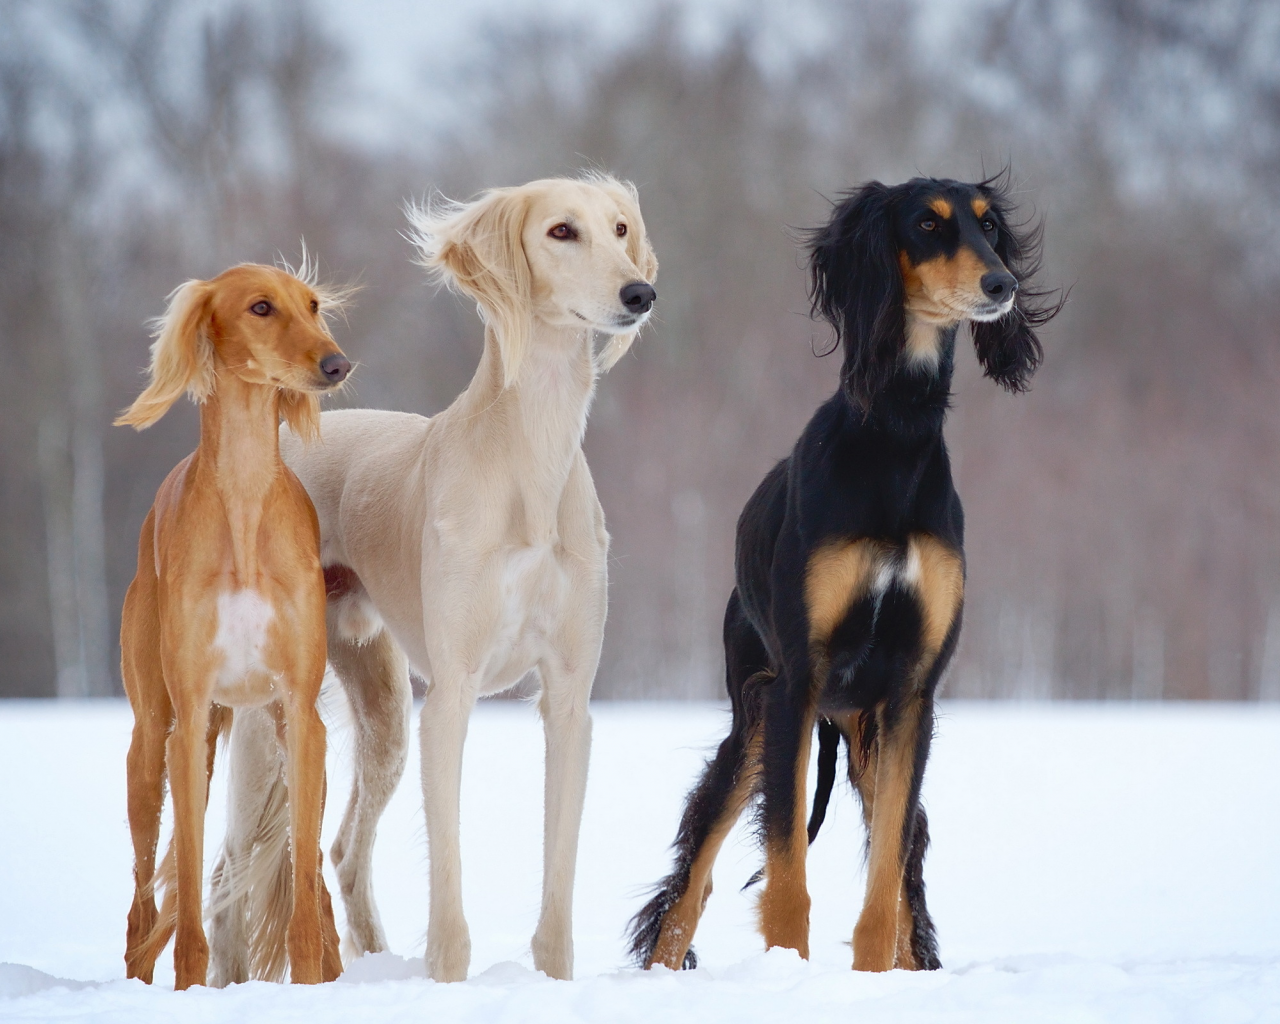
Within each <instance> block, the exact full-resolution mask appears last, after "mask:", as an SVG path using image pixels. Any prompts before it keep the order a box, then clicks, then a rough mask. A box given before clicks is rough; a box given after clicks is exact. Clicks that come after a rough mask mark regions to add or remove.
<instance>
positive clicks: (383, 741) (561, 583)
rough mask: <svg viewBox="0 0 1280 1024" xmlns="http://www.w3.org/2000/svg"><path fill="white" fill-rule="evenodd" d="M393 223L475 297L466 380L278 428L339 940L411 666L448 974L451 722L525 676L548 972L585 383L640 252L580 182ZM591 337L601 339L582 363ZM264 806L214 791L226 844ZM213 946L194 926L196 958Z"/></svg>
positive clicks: (585, 653)
mask: <svg viewBox="0 0 1280 1024" xmlns="http://www.w3.org/2000/svg"><path fill="white" fill-rule="evenodd" d="M410 219H411V221H412V223H413V228H414V233H413V241H414V242H415V243H416V244H417V246H418V248H419V250H420V253H421V262H422V263H423V265H424V266H426V267H427V268H428V269H429V270H431V271H432V272H433V273H434V274H436V275H438V277H439V278H440V279H442V280H443V281H445V282H447V283H448V284H449V285H450V286H451V287H453V288H455V289H457V290H458V291H460V292H462V293H463V294H465V295H467V296H469V297H471V298H473V299H475V301H476V302H477V303H478V304H479V309H480V313H481V316H482V317H483V319H484V323H485V343H484V354H483V355H482V356H481V359H480V366H479V369H478V370H477V371H476V375H475V377H474V378H473V379H472V381H471V384H470V386H468V388H467V389H466V391H464V392H463V393H462V394H461V395H460V396H459V397H458V399H457V400H456V401H455V402H454V403H453V404H452V405H451V406H450V407H449V408H448V409H446V410H445V411H444V412H442V413H440V414H439V415H437V416H434V417H432V418H431V419H427V418H425V417H422V416H414V415H411V414H408V413H396V412H378V411H373V410H348V411H342V412H331V413H325V414H324V415H323V416H322V417H321V441H320V443H319V444H314V445H311V446H309V447H306V448H304V447H303V445H302V443H301V442H300V441H299V439H298V438H296V437H295V436H294V435H292V434H290V433H288V432H285V433H284V434H283V436H282V437H281V449H282V451H283V453H284V457H285V461H286V462H287V463H288V465H289V466H290V467H291V468H292V469H293V470H294V472H295V473H297V474H298V476H299V478H300V479H301V480H302V482H303V484H304V485H305V486H306V489H307V492H308V493H309V494H310V495H311V498H312V501H313V502H314V503H315V506H316V511H317V513H318V514H319V517H320V535H321V560H322V562H323V564H324V566H325V579H326V584H327V588H328V594H329V613H328V636H329V661H330V664H331V665H332V666H333V668H334V670H335V672H336V673H337V675H338V676H339V678H340V679H341V680H342V683H343V686H344V688H345V690H346V693H347V695H348V697H349V700H350V703H351V707H352V711H353V716H352V717H353V719H354V726H355V732H356V744H355V746H356V750H355V760H356V765H355V783H354V787H353V789H352V793H351V799H350V802H349V804H348V806H347V810H346V815H345V817H344V818H343V821H342V825H341V828H340V831H339V834H338V838H337V840H336V842H335V843H334V846H333V850H332V854H333V859H334V863H335V865H336V867H337V872H338V879H339V883H340V885H341V890H342V896H343V900H344V901H345V904H346V910H347V921H348V927H349V940H350V942H351V943H352V945H353V946H354V947H355V952H357V953H363V952H374V951H379V950H382V949H385V948H386V939H385V936H384V934H383V931H382V926H381V923H380V921H379V919H378V912H377V909H376V906H375V903H374V899H373V892H372V887H371V879H370V859H371V852H372V846H373V840H374V834H375V830H376V827H377V822H378V818H379V816H380V815H381V814H382V811H383V809H384V808H385V806H386V804H387V801H388V800H389V798H390V796H391V793H392V791H393V790H394V788H395V786H396V783H397V782H398V781H399V778H400V775H401V773H402V772H403V770H404V764H405V751H406V745H407V740H408V717H409V714H408V713H409V706H410V690H409V666H410V665H412V666H413V668H414V669H415V670H416V671H417V672H418V673H420V674H421V675H422V677H423V678H424V679H426V680H427V681H428V689H427V696H426V701H425V703H424V705H423V708H422V727H421V741H422V793H423V801H424V804H425V809H426V819H427V840H428V844H429V847H430V857H431V868H430V871H431V906H430V919H429V923H428V928H427V952H426V962H427V970H428V972H429V973H430V975H431V977H433V978H435V979H436V980H438V981H457V980H461V979H464V978H465V977H466V976H467V968H468V965H469V963H470V959H471V939H470V936H469V933H468V930H467V923H466V920H465V918H464V916H463V911H462V886H461V870H462V866H461V857H460V851H459V835H458V817H459V814H458V804H459V789H460V784H461V779H460V776H461V766H462V747H463V741H464V739H465V737H466V732H467V720H468V717H469V715H470V713H471V708H472V706H473V705H474V704H475V701H476V699H477V698H478V697H481V696H483V695H485V694H492V693H497V692H499V691H501V690H504V689H507V688H508V687H511V686H513V685H515V683H517V682H518V681H519V680H520V679H521V678H522V677H524V676H525V675H526V674H527V673H529V672H536V673H537V675H538V677H539V679H540V681H541V686H542V691H541V698H540V702H539V707H540V710H541V713H542V718H543V723H544V728H545V731H546V796H545V801H546V806H545V845H544V866H543V891H542V912H541V915H540V918H539V921H538V926H537V930H536V931H535V933H534V936H533V943H532V946H533V959H534V965H535V966H536V967H537V969H538V970H541V971H544V972H546V973H547V974H548V975H550V976H551V977H554V978H570V977H572V974H573V934H572V918H573V877H574V866H575V861H576V857H577V846H578V827H579V824H580V821H581V818H582V804H583V796H584V793H585V790H586V779H587V760H588V755H589V752H590V746H591V718H590V715H589V714H588V710H587V701H588V698H589V697H590V694H591V685H592V682H593V680H594V678H595V673H596V665H597V663H598V661H599V658H600V644H601V640H602V638H603V634H604V621H605V610H606V575H607V572H606V556H607V553H608V546H609V537H608V534H607V533H606V532H605V527H604V514H603V511H602V510H601V508H600V502H599V500H598V499H597V497H596V491H595V486H594V484H593V483H592V480H591V473H590V471H589V470H588V469H587V463H586V459H585V458H584V457H583V453H582V436H583V431H584V430H585V428H586V422H587V412H588V410H589V408H590V406H591V399H592V395H593V393H594V390H595V382H596V377H597V375H598V374H599V373H600V372H601V371H603V370H607V369H608V368H609V367H611V366H612V365H613V364H614V363H615V362H617V360H618V359H619V358H620V357H621V356H622V355H623V354H624V353H625V352H626V351H627V349H628V347H629V346H630V344H631V342H632V341H633V340H634V338H635V336H636V333H637V332H638V331H639V330H640V328H641V326H642V325H643V324H644V322H645V321H646V320H647V319H648V316H649V311H650V309H651V307H652V304H653V301H654V298H655V293H654V289H653V284H652V282H653V279H654V276H655V274H656V272H657V261H656V259H655V258H654V255H653V250H652V249H651V248H650V246H649V243H648V241H647V238H646V235H645V229H644V222H643V220H642V219H641V216H640V208H639V205H638V202H637V197H636V193H635V190H634V189H633V188H632V187H631V186H630V185H626V184H623V183H621V182H618V181H615V180H614V179H612V178H608V177H604V176H591V177H585V178H583V179H580V180H565V179H554V180H544V181H535V182H531V183H530V184H527V185H523V186H520V187H518V188H504V189H494V190H492V191H489V192H486V193H484V194H483V195H482V196H481V197H480V198H479V199H477V200H475V201H474V202H471V203H468V204H438V205H431V206H428V207H426V208H417V209H413V210H411V211H410ZM596 334H603V335H608V336H610V338H609V340H608V342H607V343H606V344H605V346H604V347H603V349H602V350H601V352H600V354H599V355H596V354H595V352H594V348H593V342H594V337H595V335H596ZM238 727H239V722H237V729H236V730H233V734H232V741H231V747H232V759H233V763H240V764H249V763H252V762H253V761H254V759H255V758H261V756H262V754H261V752H257V753H255V750H254V749H253V745H254V741H253V738H252V737H253V736H254V735H257V736H259V737H262V736H266V735H267V731H266V730H265V729H259V730H256V731H253V732H251V731H250V730H249V729H247V728H246V729H239V728H238ZM262 742H263V741H261V740H260V741H259V746H260V745H261V743H262ZM259 763H261V762H260V761H259ZM276 784H277V785H279V782H277V783H276ZM266 799H267V797H266V789H264V788H263V787H262V786H261V785H260V784H259V785H257V786H256V787H255V785H253V784H247V785H245V786H244V787H243V793H242V794H240V795H238V796H233V806H232V821H231V824H230V830H231V832H230V834H229V837H228V845H229V846H230V845H231V844H232V842H233V840H235V841H237V842H240V843H244V842H245V841H246V837H251V836H253V835H255V829H256V830H257V832H256V834H257V835H258V836H261V834H262V828H261V821H262V820H263V814H262V810H263V807H265V801H266ZM255 800H256V802H255ZM278 830H279V829H278V827H277V829H276V831H277V832H278ZM218 947H219V943H218V941H217V937H216V933H215V942H214V953H213V955H214V957H215V960H216V959H217V958H218V957H219V956H220V955H223V954H222V952H221V951H220V950H219V948H218ZM226 955H227V956H231V955H232V952H231V951H228V952H227V953H226Z"/></svg>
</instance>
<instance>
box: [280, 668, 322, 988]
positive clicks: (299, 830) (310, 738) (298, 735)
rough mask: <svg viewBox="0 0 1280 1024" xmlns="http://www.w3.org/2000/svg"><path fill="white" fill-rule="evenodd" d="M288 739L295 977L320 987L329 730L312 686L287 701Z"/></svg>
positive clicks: (290, 946)
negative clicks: (322, 826)
mask: <svg viewBox="0 0 1280 1024" xmlns="http://www.w3.org/2000/svg"><path fill="white" fill-rule="evenodd" d="M316 689H318V687H316ZM308 696H309V697H310V698H311V699H310V700H308V699H307V698H308ZM285 738H286V743H287V746H288V756H289V768H288V772H289V835H290V838H291V840H292V847H293V914H292V916H291V917H290V918H289V933H288V940H287V942H288V949H289V968H290V980H291V981H293V982H294V983H295V984H303V985H315V984H318V983H319V982H321V981H323V980H324V977H323V970H322V964H323V959H324V947H325V942H324V933H323V931H322V928H321V918H320V881H319V879H320V874H319V866H320V861H319V857H318V851H319V849H320V818H321V814H322V807H323V802H324V748H325V730H324V723H323V722H321V721H320V715H319V714H317V712H316V707H315V694H314V692H313V690H312V688H310V687H307V688H306V691H305V692H304V693H303V694H300V695H298V696H296V697H294V696H292V695H291V696H290V698H289V699H287V700H286V701H285Z"/></svg>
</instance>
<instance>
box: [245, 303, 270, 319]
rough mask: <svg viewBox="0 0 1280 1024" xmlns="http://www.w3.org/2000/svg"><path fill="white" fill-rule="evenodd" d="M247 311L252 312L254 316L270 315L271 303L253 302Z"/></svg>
mask: <svg viewBox="0 0 1280 1024" xmlns="http://www.w3.org/2000/svg"><path fill="white" fill-rule="evenodd" d="M249 312H250V313H253V314H254V315H255V316H270V315H271V303H269V302H255V303H254V304H253V305H252V306H250V307H249Z"/></svg>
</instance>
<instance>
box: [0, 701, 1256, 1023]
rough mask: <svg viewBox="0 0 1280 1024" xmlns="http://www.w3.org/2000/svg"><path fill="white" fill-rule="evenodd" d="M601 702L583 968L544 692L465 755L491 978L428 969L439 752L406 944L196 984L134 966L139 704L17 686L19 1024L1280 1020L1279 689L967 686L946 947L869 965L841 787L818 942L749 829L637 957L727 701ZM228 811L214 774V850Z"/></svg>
mask: <svg viewBox="0 0 1280 1024" xmlns="http://www.w3.org/2000/svg"><path fill="white" fill-rule="evenodd" d="M594 715H595V723H596V725H595V744H594V748H593V750H592V766H591V781H590V787H589V790H588V794H587V809H586V816H585V820H584V822H583V830H582V846H581V853H580V857H579V873H578V886H577V904H576V920H575V924H576V927H575V935H576V942H577V980H576V981H573V982H555V981H550V980H548V979H546V978H545V977H543V976H542V975H539V974H536V973H534V972H533V970H532V960H531V957H530V955H529V951H528V943H529V938H530V936H531V934H532V932H533V927H534V921H535V919H536V916H537V909H538V896H539V892H538V886H539V880H540V870H541V834H540V827H541V821H540V819H541V803H542V773H541V759H542V750H541V731H540V727H539V725H538V721H537V717H536V713H535V712H534V710H533V709H532V708H531V707H529V706H527V705H524V704H513V703H490V704H486V705H483V706H482V707H481V708H480V709H479V710H478V711H477V713H476V715H475V718H474V719H473V721H472V726H471V731H470V735H469V739H468V744H467V752H466V758H467V763H466V767H465V771H464V776H463V856H464V867H465V886H464V888H465V896H466V909H467V915H468V919H469V921H470V925H471V936H472V942H473V956H472V963H471V979H470V980H469V981H467V982H465V983H462V984H454V985H437V984H434V983H432V982H430V981H428V980H426V979H425V978H424V977H423V972H422V967H421V962H420V960H419V959H418V958H419V956H420V954H421V951H422V948H423V938H424V933H425V928H426V905H427V893H426V874H425V859H426V850H425V840H424V829H423V826H422V822H421V810H420V802H419V793H418V786H417V779H416V776H417V769H416V756H415V757H414V759H413V761H412V762H411V765H410V769H409V771H408V772H407V773H406V775H405V781H404V784H403V785H402V786H401V788H400V791H399V792H398V793H397V795H396V798H395V800H394V801H393V803H392V805H391V807H390V809H389V810H388V812H387V815H386V817H385V818H384V819H383V825H382V829H381V832H380V835H379V841H378V847H377V854H376V872H377V881H376V884H377V895H378V900H379V903H380V905H381V909H382V916H383V921H384V923H385V924H386V927H387V932H388V936H389V939H390V941H391V944H392V947H393V949H394V953H393V954H383V955H382V956H380V957H377V958H369V959H366V960H365V961H361V962H357V963H356V964H354V965H352V966H351V967H350V969H349V970H348V972H347V974H346V975H344V977H343V979H342V980H341V981H340V982H338V983H336V984H334V985H326V986H319V987H316V988H303V987H301V986H299V987H292V986H281V985H267V984H264V983H256V982H255V983H251V984H248V985H242V986H238V987H235V988H233V989H227V990H224V991H212V990H205V989H195V990H192V991H190V992H185V993H175V992H173V991H171V986H172V978H173V975H172V967H171V963H170V957H169V956H168V955H167V954H166V956H165V957H164V959H163V960H162V965H161V969H160V970H158V971H157V984H156V985H155V987H153V988H147V987H145V986H143V985H142V984H140V983H138V982H127V981H124V980H122V978H123V969H124V965H123V961H122V953H123V943H124V920H125V913H126V910H127V908H128V905H129V900H130V895H131V880H130V851H129V841H128V830H127V827H126V824H125V811H124V790H125V787H124V754H125V750H126V748H127V745H128V735H129V727H130V722H131V717H130V714H129V710H128V707H127V706H126V705H124V704H123V703H99V704H85V705H78V706H77V705H66V704H62V705H57V704H37V703H18V702H11V703H3V702H0V779H3V785H0V1020H5V1021H10V1020H12V1021H48V1020H58V1021H79V1020H85V1021H88V1020H92V1021H105V1022H114V1021H120V1022H125V1021H128V1022H149V1021H169V1020H172V1021H182V1022H183V1024H194V1022H204V1021H210V1022H212V1021H245V1020H252V1021H294V1020H297V1021H305V1022H306V1024H328V1022H330V1021H334V1022H337V1021H343V1022H346V1021H352V1020H365V1019H368V1020H377V1021H380V1022H381V1021H387V1022H393V1021H400V1020H404V1021H429V1022H433V1024H434V1022H445V1021H485V1022H491V1021H492V1022H497V1021H512V1022H526V1021H529V1022H533V1021H548V1022H551V1021H554V1022H558V1024H559V1022H577V1021H601V1022H630V1021H637V1022H639V1021H644V1022H650V1021H654V1022H657V1021H663V1022H665V1021H672V1022H680V1021H697V1022H699V1024H710V1022H716V1021H722V1020H723V1021H734V1022H751V1021H781V1020H786V1021H804V1022H810V1021H811V1022H820V1021H837V1020H838V1021H842V1022H864V1021H865V1022H879V1021H894V1022H927V1021H948V1022H970V1021H972V1022H977V1021H981V1022H984V1024H996V1022H1005V1021H1008V1022H1018V1024H1027V1022H1064V1024H1066V1022H1071V1024H1084V1022H1095V1021H1097V1022H1100V1021H1123V1022H1126V1024H1129V1022H1133V1024H1158V1022H1166V1021H1168V1022H1174V1021H1176V1022H1184V1021H1185V1022H1192V1021H1195V1022H1205V1024H1210V1022H1211V1024H1236V1022H1246V1021H1280V708H1277V707H1272V706H1258V705H1252V706H1248V705H1237V706H1223V705H1209V706H1206V705H1195V706H1186V705H1184V706H1171V705H1164V706H1139V705H1119V704H1106V705H1079V704H1056V705H1049V704H1005V705H996V704H972V703H955V702H952V703H944V704H943V705H942V709H941V717H940V720H939V723H938V739H937V742H936V744H935V747H934V755H933V759H932V761H931V762H930V766H929V774H928V777H927V780H926V784H925V800H926V803H927V805H928V809H929V814H930V817H931V820H932V823H933V834H934V845H933V849H932V851H931V852H930V854H929V859H928V861H927V864H926V878H927V880H928V884H929V897H930V904H931V906H932V908H933V911H934V916H935V919H936V921H937V925H938V932H939V936H940V939H941V950H942V958H943V962H944V964H945V965H946V967H945V969H944V970H942V971H938V972H934V973H929V974H911V973H906V972H900V971H899V972H892V973H890V974H887V975H866V974H854V973H853V972H851V971H850V970H849V969H848V964H849V960H850V951H849V947H848V945H847V943H848V940H849V936H850V934H851V932H852V928H853V923H854V919H855V917H856V914H857V910H858V906H859V902H860V895H861V886H862V875H861V871H862V852H861V841H862V840H861V831H860V821H859V815H858V812H857V808H856V804H855V801H854V800H853V798H852V797H851V796H850V795H849V793H848V790H847V787H844V788H842V789H840V790H838V791H837V797H836V799H835V800H834V801H833V806H832V810H831V813H830V814H829V815H828V819H827V824H826V826H825V827H824V830H823V832H822V835H821V836H820V837H819V839H818V842H817V843H816V845H815V846H814V847H813V850H812V851H811V856H810V861H809V863H810V889H811V892H812V894H813V897H814V907H813V941H812V951H813V958H812V960H811V961H810V962H808V963H805V962H803V961H801V960H800V959H799V958H798V957H797V956H796V955H795V954H794V953H791V952H789V951H785V950H774V951H772V952H770V953H767V954H766V953H763V952H762V951H761V948H760V942H759V938H758V936H757V934H756V932H755V931H754V928H753V926H752V908H753V897H752V896H751V895H750V894H742V893H739V892H738V891H737V890H738V888H739V887H740V886H741V884H742V883H743V882H744V881H745V880H746V878H747V877H748V876H749V875H750V874H751V872H752V871H754V870H755V868H756V867H757V866H758V863H759V855H758V853H757V851H756V849H755V845H754V843H753V842H752V841H751V839H750V837H749V835H748V834H747V832H746V831H745V830H743V829H740V830H739V834H738V836H737V837H736V838H735V839H731V840H730V842H729V843H728V844H727V845H726V847H725V851H724V853H723V854H722V855H721V858H720V862H719V865H718V868H717V873H716V882H717V884H716V892H715V894H714V895H713V896H712V898H711V902H710V904H709V905H708V908H707V913H706V916H705V917H704V919H703V923H702V925H701V927H700V929H699V932H698V939H697V943H696V946H697V949H698V952H699V955H700V957H701V962H702V965H703V966H702V967H700V968H699V970H697V971H693V972H684V973H681V974H673V973H670V972H666V971H654V972H651V973H648V974H645V973H642V972H638V971H634V970H631V969H629V968H627V967H626V966H625V964H624V957H623V940H622V932H623V929H624V927H625V925H626V922H627V919H628V918H629V917H630V915H631V914H632V913H633V912H634V911H635V909H636V908H637V907H638V906H639V905H640V903H641V893H642V892H643V890H644V889H645V888H646V887H647V886H648V885H650V884H651V883H652V882H653V881H655V880H656V879H657V878H658V877H659V876H661V875H662V874H663V873H664V872H665V870H666V868H667V864H668V853H667V845H668V843H669V842H670V841H671V839H672V837H673V835H674V832H675V824H676V820H677V818H678V815H679V811H680V803H681V798H682V797H683V794H684V792H685V791H686V789H687V788H688V786H689V785H690V783H691V782H692V781H693V778H694V775H695V773H696V771H697V768H698V766H699V764H700V762H701V759H702V758H703V756H704V755H705V753H706V751H707V750H708V749H709V748H710V747H712V746H713V745H714V744H715V743H716V742H718V740H719V738H720V736H721V734H722V731H723V728H724V724H725V719H726V712H725V711H724V710H723V709H721V708H718V707H715V706H711V705H705V704H695V705H690V704H601V705H597V706H596V707H595V708H594ZM331 737H332V742H331V772H332V773H333V774H332V775H331V781H330V813H329V815H328V820H327V822H326V825H327V828H326V834H330V833H331V832H332V829H333V827H334V826H335V825H336V821H337V818H338V814H339V811H340V808H341V805H342V802H343V801H344V800H345V792H344V790H345V780H346V777H347V760H348V744H349V738H348V736H347V735H346V733H345V732H344V731H343V730H342V729H340V728H336V729H334V730H333V732H331ZM415 754H416V751H415ZM223 817H224V815H223V806H222V794H221V791H220V789H218V788H217V786H216V783H215V793H214V797H213V800H212V802H211V806H210V812H209V834H210V853H211V854H212V852H213V848H214V845H215V843H216V841H217V837H218V836H219V835H220V832H221V826H222V821H223ZM326 843H327V840H326ZM332 884H333V883H332V877H330V885H331V886H332ZM341 927H342V923H341V922H339V928H340V929H341ZM6 961H7V962H8V963H3V962H6Z"/></svg>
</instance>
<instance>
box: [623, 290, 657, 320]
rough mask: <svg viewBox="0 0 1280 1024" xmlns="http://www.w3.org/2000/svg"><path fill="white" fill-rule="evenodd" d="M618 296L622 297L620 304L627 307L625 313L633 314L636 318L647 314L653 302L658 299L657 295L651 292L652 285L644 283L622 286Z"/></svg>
mask: <svg viewBox="0 0 1280 1024" xmlns="http://www.w3.org/2000/svg"><path fill="white" fill-rule="evenodd" d="M619 294H620V295H621V296H622V304H623V305H624V306H626V307H627V312H628V313H634V314H635V315H636V316H639V315H640V314H641V313H647V312H649V309H650V308H651V307H652V306H653V300H654V299H656V298H657V297H658V293H657V292H656V291H654V290H653V285H651V284H649V283H647V282H645V281H632V282H631V283H630V284H624V285H623V286H622V291H621V292H620V293H619Z"/></svg>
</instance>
